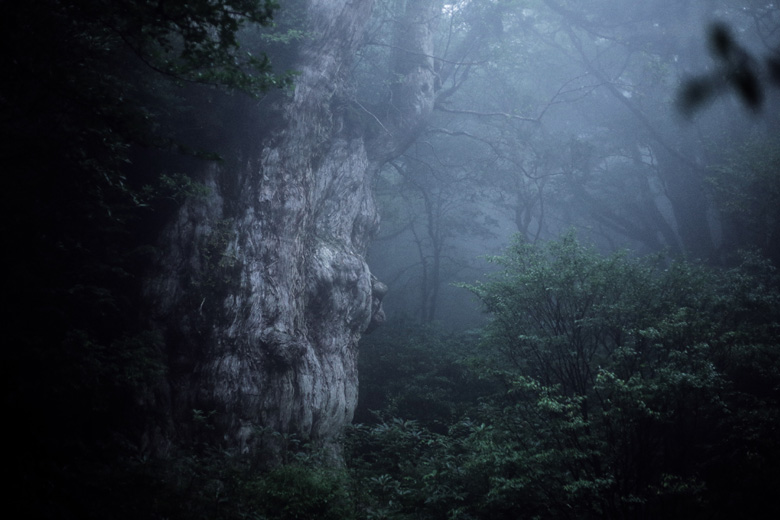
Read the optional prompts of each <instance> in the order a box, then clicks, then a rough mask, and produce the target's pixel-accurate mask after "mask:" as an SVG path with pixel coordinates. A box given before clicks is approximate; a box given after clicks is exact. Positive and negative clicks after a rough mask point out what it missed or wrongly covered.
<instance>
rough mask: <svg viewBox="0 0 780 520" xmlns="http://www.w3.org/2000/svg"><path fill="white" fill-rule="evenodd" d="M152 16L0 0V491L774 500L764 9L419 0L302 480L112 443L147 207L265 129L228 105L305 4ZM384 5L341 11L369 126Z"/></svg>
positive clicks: (204, 499)
mask: <svg viewBox="0 0 780 520" xmlns="http://www.w3.org/2000/svg"><path fill="white" fill-rule="evenodd" d="M163 3H165V2H160V3H158V2H144V1H131V0H127V1H122V2H114V3H106V2H101V1H99V0H92V1H83V2H62V1H56V0H47V1H45V2H38V3H36V4H35V5H26V6H19V5H14V6H11V5H10V4H11V3H10V2H3V6H2V7H3V13H4V14H5V16H3V17H2V22H0V24H2V31H0V33H1V34H2V47H3V49H4V50H6V49H9V50H13V52H4V53H3V56H2V60H3V61H2V67H3V70H5V71H7V72H8V74H4V79H3V80H2V82H1V83H2V91H1V92H0V93H1V94H2V96H0V102H2V107H3V114H2V142H3V157H5V158H6V163H7V165H9V166H8V167H9V170H8V172H9V174H8V176H7V177H8V178H7V182H8V185H7V189H6V190H5V192H4V193H5V200H4V204H3V207H4V211H6V212H7V213H6V218H5V219H4V221H5V222H6V223H7V233H6V236H7V238H8V242H7V243H8V244H12V248H13V249H12V250H11V251H9V253H8V256H10V257H11V258H12V264H13V268H12V269H10V270H9V271H8V275H7V282H6V283H7V287H8V289H7V291H6V293H7V294H8V295H9V298H8V300H9V302H12V303H13V304H12V305H10V306H9V307H10V308H9V310H8V311H7V313H6V319H7V326H6V328H7V330H8V331H9V332H8V338H9V343H8V344H9V358H10V359H9V362H8V363H6V364H5V367H6V369H5V372H6V373H5V374H4V381H5V382H6V383H5V385H6V387H5V392H4V394H5V404H6V410H7V413H8V424H9V426H8V429H9V430H10V432H11V440H10V441H9V446H10V447H12V449H13V450H14V451H15V452H17V453H19V454H21V455H22V456H21V457H20V458H19V459H18V462H17V463H15V464H13V465H11V466H10V469H9V470H8V473H9V475H10V476H11V478H12V481H13V482H14V484H13V485H11V487H10V488H9V495H10V496H11V499H10V507H11V509H15V510H19V511H27V512H29V513H30V514H31V515H32V516H35V517H45V518H93V517H104V518H105V517H109V518H138V517H149V518H247V517H248V518H398V519H401V518H452V519H454V518H463V519H466V518H591V517H592V518H659V517H664V518H683V517H685V518H734V517H743V516H745V517H753V518H775V517H777V514H778V513H780V511H778V506H777V504H776V501H774V500H773V496H772V494H773V492H774V490H775V489H777V487H778V485H780V470H779V469H778V468H780V447H778V440H777V439H778V438H780V437H778V433H779V432H780V428H779V426H780V414H778V411H779V410H780V408H778V398H779V397H780V359H779V355H780V351H778V345H777V337H778V332H779V331H778V327H779V326H780V321H779V320H778V312H780V307H778V303H780V302H778V296H780V293H779V292H778V289H779V288H778V280H777V277H776V267H777V264H778V262H780V249H778V245H777V233H778V231H780V227H779V224H780V200H778V199H780V180H778V164H780V140H779V138H778V136H780V132H778V117H777V114H778V110H777V109H778V98H777V93H776V91H775V89H774V86H775V85H776V84H777V77H778V73H777V70H778V66H777V64H778V54H777V53H778V39H777V38H778V27H780V9H779V8H778V7H777V5H776V4H774V3H771V2H758V1H751V0H739V1H728V2H726V1H723V2H718V1H694V2H673V1H666V0H657V1H654V2H642V3H641V4H637V3H635V2H630V1H628V0H593V1H590V2H587V3H586V4H584V5H583V3H582V2H568V1H555V0H538V1H536V0H528V1H471V2H468V1H466V2H456V3H450V2H440V3H439V4H437V5H436V9H434V10H433V11H432V12H435V20H434V22H435V23H434V22H432V23H433V26H435V29H436V32H435V45H434V48H433V55H432V56H430V57H431V58H432V62H433V66H434V70H433V73H434V74H433V75H434V78H435V81H437V82H438V83H437V84H436V85H435V91H436V95H435V102H434V104H433V110H432V113H431V116H430V117H429V118H428V119H427V120H426V123H425V125H424V126H422V127H420V128H419V129H418V131H417V133H415V134H414V135H413V136H411V138H410V139H409V143H408V146H407V147H406V149H405V151H404V152H403V153H402V154H399V155H398V156H396V157H392V158H391V159H389V160H387V161H386V162H385V163H384V164H383V166H382V168H381V169H380V170H379V171H378V172H377V173H376V175H375V176H374V178H373V179H372V182H373V190H374V194H375V197H376V200H377V203H378V205H379V213H380V215H381V218H382V226H381V231H380V232H379V234H378V235H377V236H376V237H375V239H374V241H373V245H372V246H371V248H370V250H369V252H368V255H367V258H368V263H369V265H370V266H371V271H372V273H373V274H374V275H375V276H376V277H377V278H378V279H380V280H382V281H383V282H384V283H385V284H386V285H387V286H388V287H389V291H388V293H387V296H386V297H385V298H384V300H383V305H384V308H385V313H386V322H385V324H384V325H383V326H382V327H380V328H378V329H377V330H376V331H374V332H372V333H371V334H370V335H367V336H366V337H364V338H363V340H362V341H361V344H360V359H359V371H360V394H359V395H360V397H359V399H360V401H359V402H358V407H357V410H356V411H355V424H354V425H353V426H352V427H350V428H348V429H347V431H346V432H345V434H344V438H343V440H342V449H343V453H342V455H341V461H340V463H339V464H336V465H335V466H334V465H333V463H332V459H331V458H329V457H330V456H329V455H328V454H327V453H324V452H323V451H322V450H319V449H318V446H316V443H309V442H308V441H309V440H308V439H306V438H301V437H299V436H296V435H294V434H290V433H284V432H276V431H274V432H268V435H269V436H270V437H272V438H274V446H276V449H277V451H278V453H279V460H278V464H276V465H275V467H273V468H269V467H267V465H266V464H265V462H264V461H263V460H257V459H256V458H253V457H252V456H249V455H247V454H242V453H241V451H240V450H235V449H233V448H232V447H231V446H226V445H223V444H221V443H220V442H218V441H213V440H210V441H209V442H205V441H202V439H203V438H208V435H205V436H193V437H192V439H197V440H198V441H197V442H190V443H188V442H186V440H185V441H184V442H182V444H181V445H180V446H176V447H175V449H171V451H170V452H169V454H168V456H167V457H166V458H162V459H160V458H156V457H148V456H147V455H146V454H145V452H144V450H143V449H140V448H139V446H138V444H136V443H135V439H136V438H137V437H138V436H140V432H138V431H136V430H137V429H138V428H139V426H138V425H139V424H140V422H143V421H139V416H138V414H140V413H146V412H144V411H143V410H145V408H144V407H143V406H141V405H140V404H139V403H140V402H141V401H142V400H143V399H139V397H138V396H139V395H140V396H145V397H144V399H148V392H147V390H148V388H149V387H150V386H153V381H154V380H155V378H157V377H159V374H160V373H161V372H162V371H164V370H165V366H164V365H163V364H161V363H160V360H159V359H158V357H157V355H156V353H157V350H159V345H160V344H161V342H162V339H161V338H159V337H157V336H156V335H155V332H154V331H153V330H150V329H148V328H147V327H146V326H145V321H144V320H145V316H144V314H143V312H140V311H139V309H140V308H141V307H142V303H141V300H142V295H141V291H140V290H139V287H140V286H141V285H142V282H143V279H144V276H145V273H146V272H147V270H148V269H149V265H150V263H152V262H153V260H152V259H153V258H154V257H155V255H156V254H157V253H156V251H155V242H154V239H155V237H156V236H157V233H159V229H160V226H161V225H162V224H161V223H162V222H164V221H165V220H166V219H167V218H169V217H170V215H171V214H173V213H174V212H175V211H177V210H178V209H179V208H180V207H181V206H182V205H183V204H184V203H185V202H186V201H187V200H190V199H197V198H199V197H207V196H208V195H207V193H208V190H209V187H208V186H205V185H204V184H202V183H201V182H200V180H199V178H198V177H197V176H196V175H192V174H191V173H190V172H192V171H193V170H194V168H193V166H192V165H193V164H200V163H202V162H208V161H217V162H220V161H221V162H223V163H224V162H228V163H229V162H231V161H236V162H238V161H241V160H242V157H240V156H237V153H236V152H237V151H238V150H242V149H243V148H242V147H243V146H244V145H245V144H246V142H247V141H251V139H252V135H253V132H254V129H255V128H265V127H267V126H273V121H267V120H263V119H262V118H261V117H260V115H259V114H261V112H260V111H257V110H255V109H256V108H257V107H258V106H262V105H263V104H264V103H269V100H272V99H274V98H275V97H277V96H281V97H283V96H286V95H289V92H290V91H291V89H292V88H293V87H292V86H293V85H295V82H296V72H295V70H293V69H292V65H293V61H292V58H291V56H292V55H293V54H294V53H295V52H296V49H298V48H299V47H300V46H301V45H303V44H302V43H301V42H305V41H306V39H307V38H310V37H311V35H308V34H306V32H305V31H303V30H302V27H303V25H302V22H301V19H302V17H303V14H302V11H301V10H300V8H301V7H302V5H303V4H304V3H303V2H295V1H291V2H285V3H283V4H282V5H281V6H277V5H275V3H274V2H245V1H238V0H235V1H219V2H210V1H195V2H190V3H188V4H183V3H177V2H173V3H166V4H168V6H167V8H168V10H167V11H166V17H162V18H161V17H159V16H157V13H158V12H159V9H161V7H160V6H161V5H162V4H163ZM414 3H415V2H414V1H411V0H410V1H408V2H404V1H387V2H383V1H378V2H375V3H374V6H373V11H372V15H371V18H370V21H369V23H368V26H367V28H366V31H365V35H364V37H363V38H364V39H363V42H362V44H361V46H360V52H359V55H358V56H356V59H355V62H354V64H353V66H352V69H351V70H350V71H349V75H350V76H349V77H350V78H351V80H352V84H353V88H354V90H353V91H352V92H351V96H352V97H351V98H350V99H348V100H341V101H342V102H343V103H344V105H345V106H346V107H347V108H346V109H345V113H346V114H347V116H345V118H344V120H343V121H344V122H345V124H348V125H354V127H356V128H363V129H369V130H367V131H369V132H370V133H372V134H373V135H381V134H383V133H388V132H390V131H391V130H390V129H388V128H387V127H385V125H384V124H383V122H385V121H386V120H385V118H383V117H381V114H379V112H378V109H379V107H382V106H385V105H386V104H387V98H388V96H392V94H393V93H394V92H395V90H394V81H395V79H394V77H393V76H392V75H391V74H388V71H387V69H386V68H385V67H383V66H381V64H385V63H387V62H388V61H390V60H391V59H392V54H393V50H394V48H395V47H396V46H397V42H398V40H397V38H398V30H399V29H398V28H399V26H400V25H401V24H402V22H403V21H404V20H406V19H405V18H404V17H403V16H402V15H401V14H402V13H403V12H405V11H404V9H406V8H407V7H408V5H407V4H409V5H411V4H414ZM418 3H420V2H418ZM299 4H301V5H299ZM716 23H718V24H720V25H713V24H716ZM271 64H273V69H271V68H270V65H271ZM288 71H289V72H288ZM213 236H214V242H213V243H210V245H209V246H208V247H207V248H206V253H207V258H205V260H204V261H205V263H206V264H207V265H209V266H212V267H214V272H220V271H218V270H217V267H219V268H225V267H226V263H227V264H229V262H230V259H229V258H227V257H225V256H224V255H223V254H222V249H223V248H224V244H223V243H222V242H220V240H222V241H225V240H227V238H226V237H227V232H226V233H225V234H224V235H222V238H220V236H221V235H219V234H214V235H213ZM227 267H228V268H229V267H230V265H227ZM486 273H489V274H488V275H487V276H485V275H486ZM210 283H213V284H215V285H216V286H218V285H219V283H220V282H219V280H212V281H211V282H210ZM482 310H484V311H487V312H486V313H482V312H481V311H482ZM32 317H34V320H32V319H31V318H32ZM192 413H193V417H194V424H195V428H201V429H202V430H204V431H208V430H209V429H211V428H214V425H213V422H212V421H211V413H212V412H211V411H209V410H193V411H192Z"/></svg>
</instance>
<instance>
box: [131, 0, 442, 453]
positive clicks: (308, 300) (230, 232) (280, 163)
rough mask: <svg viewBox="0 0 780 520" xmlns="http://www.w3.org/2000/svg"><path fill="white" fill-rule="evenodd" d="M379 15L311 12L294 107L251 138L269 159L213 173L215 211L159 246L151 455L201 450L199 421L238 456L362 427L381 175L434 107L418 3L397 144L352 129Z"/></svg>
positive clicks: (412, 10) (334, 8)
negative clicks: (375, 191)
mask: <svg viewBox="0 0 780 520" xmlns="http://www.w3.org/2000/svg"><path fill="white" fill-rule="evenodd" d="M371 4H372V2H371V1H370V0H352V1H348V0H311V1H309V2H307V3H306V9H307V16H308V18H307V20H308V21H307V27H306V30H307V33H308V34H310V35H311V38H310V40H309V41H308V42H307V43H306V44H305V45H303V47H302V49H301V50H300V57H299V62H298V65H297V69H298V70H299V71H300V75H299V76H298V78H297V81H296V84H295V91H294V93H293V94H292V95H291V96H289V97H287V98H285V99H283V100H281V101H279V102H278V103H277V104H276V105H275V106H274V108H273V110H271V111H269V112H268V115H267V117H268V122H269V126H267V127H266V128H256V129H248V130H247V131H249V132H256V133H257V145H256V147H255V148H254V151H253V152H252V153H250V154H248V155H247V156H246V157H245V158H244V159H243V160H242V161H241V164H237V165H234V166H232V167H228V166H223V167H214V168H211V169H210V170H209V171H208V172H206V174H205V178H204V182H205V184H206V185H207V186H208V187H209V188H210V194H209V196H208V197H206V198H205V199H194V200H191V201H189V202H188V203H187V204H186V205H185V206H184V207H183V209H182V210H181V211H180V212H179V213H178V215H177V216H176V218H175V219H174V220H173V221H172V222H171V223H170V225H169V226H168V227H167V228H166V230H165V232H164V234H163V236H162V239H161V249H162V250H163V251H164V254H163V255H162V256H161V258H160V259H159V269H158V272H157V273H156V276H154V277H152V278H151V279H150V281H149V283H148V286H147V290H146V293H147V295H148V298H149V299H150V302H151V303H152V308H153V320H154V321H155V322H156V323H157V324H158V327H159V328H160V329H161V330H162V331H163V333H164V335H165V338H166V345H167V348H168V352H167V356H168V359H169V367H168V376H167V380H166V382H165V385H163V388H162V389H161V390H160V391H159V392H158V395H157V397H156V399H157V402H156V403H155V406H157V407H158V408H160V407H161V408H163V409H166V410H167V413H166V414H165V420H164V421H161V423H160V424H158V425H157V427H156V428H150V430H149V433H148V440H149V442H150V445H151V447H152V448H156V449H158V450H159V449H160V448H164V447H165V443H166V442H169V441H170V440H171V439H176V438H188V437H190V436H195V435H197V434H198V431H197V424H196V422H193V420H192V417H193V410H196V409H197V410H202V411H203V412H204V413H206V414H207V416H209V417H211V418H212V419H213V425H212V427H213V429H211V430H210V431H211V432H212V434H213V435H214V438H216V439H219V440H220V442H223V443H224V444H225V445H226V446H227V447H231V448H237V449H241V450H244V451H255V450H268V451H269V452H271V453H273V452H274V451H275V450H276V449H277V447H275V446H273V445H270V444H269V442H270V441H269V439H270V436H263V435H259V434H258V432H260V431H266V432H271V431H276V432H283V433H291V434H296V435H299V436H301V437H302V438H308V439H311V440H312V441H314V442H315V443H319V444H322V445H332V444H333V443H332V441H333V440H334V439H335V438H336V437H337V436H338V435H339V433H340V432H341V430H342V428H343V427H344V425H345V424H347V423H349V422H350V421H351V419H352V413H353V410H354V407H355V404H356V401H357V371H356V359H357V342H358V339H359V338H360V335H361V334H362V333H363V332H364V331H365V330H366V329H367V328H368V327H369V325H370V324H371V322H372V319H377V318H379V317H381V309H380V306H381V297H382V296H383V295H384V290H377V289H376V288H377V287H382V284H378V283H377V282H376V280H375V279H372V276H371V273H370V272H369V269H368V267H367V265H366V263H365V261H364V258H363V255H364V253H365V251H366V247H367V244H368V241H369V240H370V238H371V237H372V235H373V234H374V233H375V231H376V230H377V226H378V218H377V215H376V210H375V205H374V199H373V195H372V193H371V189H370V187H371V179H372V175H373V173H374V172H375V171H376V170H377V168H378V167H379V166H380V165H381V163H382V161H385V160H387V159H388V158H391V157H393V156H395V155H397V154H398V153H400V151H402V149H403V147H404V146H407V145H408V143H409V142H410V138H409V136H410V135H414V134H415V133H416V131H417V130H418V129H419V128H420V126H421V125H423V124H424V122H425V120H426V118H427V117H428V115H429V113H430V109H431V107H432V105H433V102H432V96H433V89H432V85H433V77H432V67H431V71H430V73H428V72H427V69H426V67H427V59H426V60H420V59H419V56H417V55H418V54H419V51H420V50H421V49H425V50H426V52H427V50H429V47H430V45H431V43H430V42H431V38H432V34H433V33H432V27H431V25H430V23H431V22H430V21H428V20H430V19H431V18H432V17H430V16H429V18H428V19H426V20H424V19H423V11H424V10H425V8H427V9H428V14H430V9H431V8H432V6H433V4H434V2H429V1H427V0H426V1H422V0H417V1H410V2H408V4H409V6H407V11H409V13H407V22H413V23H414V24H415V26H414V28H413V29H412V30H409V29H408V28H407V29H406V30H407V31H410V32H408V33H407V40H406V42H405V44H404V45H405V46H406V47H405V48H406V52H407V54H409V55H410V56H415V60H416V65H415V64H410V63H408V62H407V61H404V60H402V59H400V58H397V59H396V64H395V68H396V74H398V75H397V76H396V77H398V78H399V80H398V84H397V85H396V89H395V100H394V104H393V106H392V114H391V117H387V118H386V119H385V120H384V121H382V125H383V128H385V130H386V132H385V133H383V134H381V135H377V134H375V133H372V132H371V131H369V129H367V128H364V127H359V126H356V125H355V124H354V122H353V121H351V120H348V119H347V117H346V116H347V115H348V114H347V112H348V108H347V107H348V106H349V99H350V96H351V94H352V89H351V86H350V84H349V80H350V78H349V70H350V63H351V61H352V59H353V57H354V56H355V54H356V52H357V50H358V48H359V46H360V45H361V43H362V34H363V29H364V25H365V23H366V21H367V20H368V19H369V15H370V10H371ZM429 54H430V53H429ZM399 67H400V68H399ZM353 119H354V118H353ZM270 124H273V127H272V128H271V127H270ZM400 136H403V138H401V137H400ZM236 162H238V161H232V163H236ZM209 414H210V415H209Z"/></svg>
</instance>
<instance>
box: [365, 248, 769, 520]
mask: <svg viewBox="0 0 780 520" xmlns="http://www.w3.org/2000/svg"><path fill="white" fill-rule="evenodd" d="M495 260H496V262H498V263H499V264H500V265H501V266H502V270H501V271H499V272H498V273H497V274H496V275H494V276H493V277H491V279H490V281H488V282H486V283H484V284H480V285H476V286H472V287H471V289H472V291H474V292H475V293H476V294H477V295H478V296H479V298H480V299H481V300H482V301H483V303H484V305H485V307H486V309H487V310H488V312H489V313H490V314H491V316H492V320H491V323H490V324H489V325H488V327H487V329H486V331H485V334H484V335H483V337H482V340H481V341H480V342H479V343H478V344H477V343H475V342H474V341H473V340H472V339H470V336H469V335H468V334H466V335H463V336H460V337H454V336H448V335H446V334H442V333H432V332H431V331H427V332H424V331H417V332H414V331H411V333H410V331H408V330H406V331H405V330H403V329H396V330H393V331H387V332H386V334H388V335H390V336H395V337H396V338H398V337H399V336H400V337H404V338H406V339H405V340H399V339H396V340H395V341H394V342H393V349H392V350H389V349H388V347H387V345H386V343H385V340H383V339H382V340H379V341H377V342H374V341H371V342H370V343H366V344H365V345H364V347H363V348H364V351H365V353H364V355H365V358H364V363H365V364H364V367H363V368H364V370H365V371H366V372H368V373H370V374H372V375H373V376H374V377H373V379H372V386H371V397H370V398H369V399H368V400H367V402H365V403H364V406H365V405H369V406H370V405H371V404H379V400H378V399H377V397H376V395H377V393H378V389H377V387H379V388H382V389H384V396H385V399H387V402H386V403H385V407H384V409H382V410H380V411H379V413H378V414H377V415H376V417H375V418H374V419H373V420H372V421H371V422H369V423H367V424H363V425H359V426H357V427H356V428H355V429H354V431H353V432H352V433H351V436H350V447H351V453H352V456H353V457H354V460H352V461H351V464H352V468H353V469H352V471H353V473H354V475H355V476H356V478H359V479H360V481H361V482H364V485H363V486H361V488H362V490H363V492H364V493H365V495H364V496H362V497H360V500H362V501H363V502H364V503H365V507H367V508H369V510H371V511H375V512H376V513H377V517H378V518H724V519H725V518H734V517H737V516H742V515H747V516H750V517H751V518H773V517H774V516H775V515H777V513H778V510H777V508H776V506H775V504H774V501H773V500H772V498H771V497H772V489H774V488H775V487H776V486H777V485H778V483H780V482H779V481H778V479H779V478H780V473H778V471H777V465H778V462H780V460H778V458H779V457H780V445H779V444H778V442H777V440H776V439H775V438H774V436H773V435H772V432H773V431H776V429H777V427H778V426H780V425H778V422H777V421H778V418H780V415H778V411H780V408H778V406H780V402H778V400H777V397H778V394H777V390H778V385H779V384H780V355H779V354H778V351H777V343H776V338H777V333H778V330H777V327H778V323H779V322H778V317H779V316H778V315H777V309H778V306H777V304H778V297H780V292H778V289H779V288H778V285H777V282H778V280H777V278H776V275H775V272H774V269H773V268H772V267H771V266H769V265H768V264H767V263H766V262H764V261H761V260H760V259H757V258H755V257H750V256H747V257H745V258H744V260H743V262H742V264H741V265H740V266H739V267H735V268H733V269H730V270H728V271H715V270H711V269H708V268H705V267H703V266H700V265H694V264H689V263H684V262H675V263H672V264H666V263H665V262H664V261H662V259H661V258H651V259H643V260H634V259H630V258H628V257H626V256H625V255H623V254H615V255H612V256H608V257H604V256H601V255H599V254H598V253H595V252H594V251H593V250H591V249H588V248H586V247H584V246H582V245H580V244H579V243H578V242H577V241H576V240H575V238H574V237H573V236H571V235H570V236H567V237H566V238H564V239H562V240H561V241H559V242H553V243H550V244H548V245H546V246H544V247H534V246H529V245H527V244H522V243H517V244H515V245H514V246H512V247H511V248H510V249H509V250H508V252H507V254H506V255H505V256H502V257H498V258H496V259H495ZM421 352H426V353H427V355H428V356H429V357H428V359H427V360H426V363H425V364H421V363H420V362H419V360H420V356H421ZM410 361H415V362H416V363H414V362H410ZM419 365H421V366H422V367H424V368H423V369H418V370H409V369H408V368H407V369H406V370H409V371H408V372H407V373H406V374H402V373H399V372H398V369H397V368H394V367H397V366H403V367H414V366H419ZM379 374H386V375H387V377H382V376H381V375H379ZM445 388H448V389H451V390H449V391H447V392H446V397H445V398H442V397H439V395H440V393H441V392H442V389H445ZM432 404H434V405H433V406H432Z"/></svg>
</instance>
